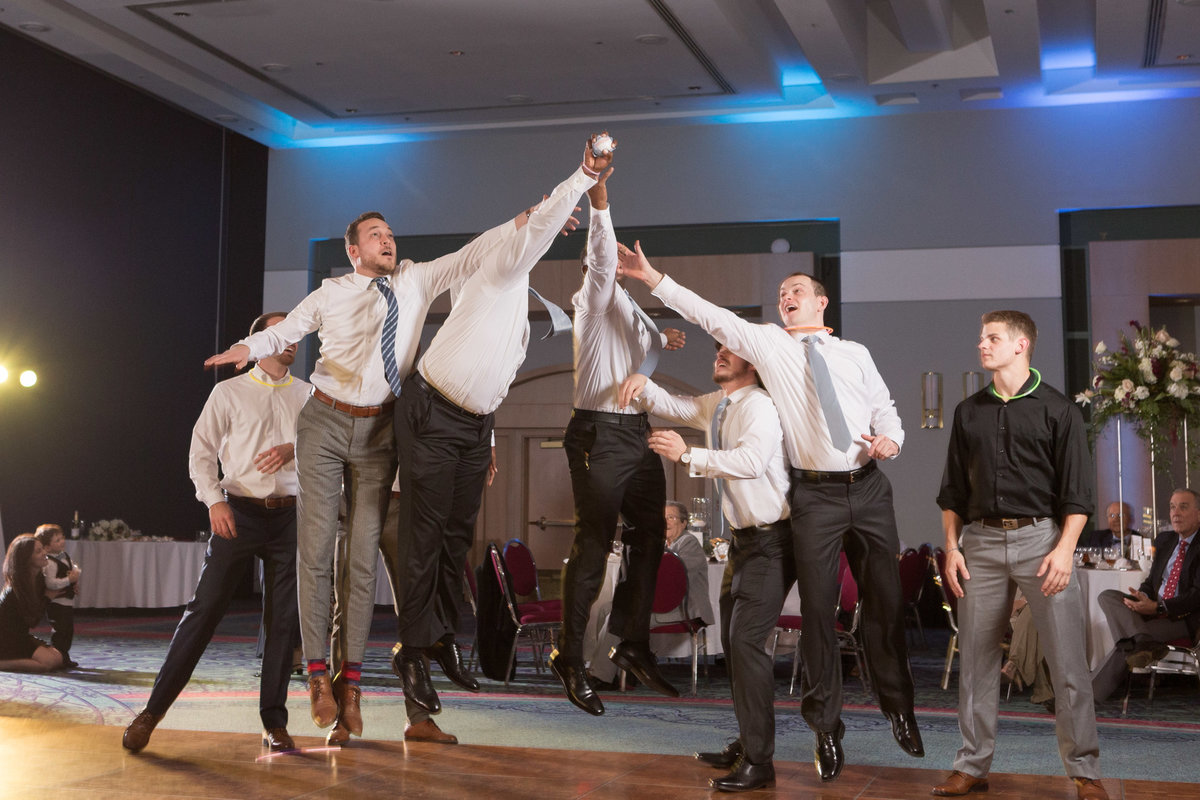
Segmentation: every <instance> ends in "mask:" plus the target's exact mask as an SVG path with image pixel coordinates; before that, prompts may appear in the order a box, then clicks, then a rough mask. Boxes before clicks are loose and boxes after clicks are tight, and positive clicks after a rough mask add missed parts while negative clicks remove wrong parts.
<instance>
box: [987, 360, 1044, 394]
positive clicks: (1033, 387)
mask: <svg viewBox="0 0 1200 800" xmlns="http://www.w3.org/2000/svg"><path fill="white" fill-rule="evenodd" d="M1041 386H1042V373H1040V372H1038V371H1037V370H1036V369H1034V368H1033V367H1030V368H1029V377H1028V378H1026V379H1025V383H1023V384H1021V391H1019V392H1017V393H1016V394H1015V395H1013V396H1012V397H1008V398H1005V397H1002V396H1001V395H1000V393H999V392H997V391H996V382H995V381H994V380H993V381H992V382H990V383H989V384H988V385H987V389H986V390H985V391H986V392H987V394H988V395H989V396H991V397H994V398H995V399H997V400H999V401H1000V402H1001V403H1008V402H1010V401H1012V400H1020V399H1021V398H1022V397H1027V396H1029V395H1032V394H1033V393H1034V392H1035V391H1037V390H1038V389H1040V388H1041Z"/></svg>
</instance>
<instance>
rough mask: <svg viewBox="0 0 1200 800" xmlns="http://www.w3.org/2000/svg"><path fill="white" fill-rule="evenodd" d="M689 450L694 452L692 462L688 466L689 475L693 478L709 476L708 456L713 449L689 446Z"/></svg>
mask: <svg viewBox="0 0 1200 800" xmlns="http://www.w3.org/2000/svg"><path fill="white" fill-rule="evenodd" d="M688 452H689V453H691V454H692V463H691V464H690V465H689V468H688V475H689V476H691V477H693V478H707V477H708V456H709V453H711V452H712V451H711V450H707V449H705V448H703V447H691V448H688Z"/></svg>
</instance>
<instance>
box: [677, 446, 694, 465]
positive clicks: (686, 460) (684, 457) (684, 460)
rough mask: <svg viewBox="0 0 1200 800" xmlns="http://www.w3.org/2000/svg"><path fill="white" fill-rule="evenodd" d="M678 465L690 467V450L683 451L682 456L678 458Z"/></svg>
mask: <svg viewBox="0 0 1200 800" xmlns="http://www.w3.org/2000/svg"><path fill="white" fill-rule="evenodd" d="M679 463H680V464H687V465H689V466H690V465H691V463H692V451H691V450H684V451H683V455H681V456H680V457H679Z"/></svg>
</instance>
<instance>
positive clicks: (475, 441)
mask: <svg viewBox="0 0 1200 800" xmlns="http://www.w3.org/2000/svg"><path fill="white" fill-rule="evenodd" d="M395 413H396V418H395V422H396V425H395V430H396V454H397V456H398V459H399V462H400V467H399V470H398V477H399V480H400V497H399V502H400V512H399V520H400V522H399V537H400V538H399V548H398V551H399V569H400V571H401V574H402V575H403V578H402V580H401V581H400V582H399V583H400V589H401V592H402V594H403V596H402V597H401V598H399V607H400V619H399V626H398V627H399V630H398V633H399V639H400V643H401V644H403V645H404V646H405V647H412V648H424V647H429V646H431V645H433V644H434V643H435V642H437V641H438V639H440V638H442V637H443V636H445V635H446V634H453V633H456V632H457V630H458V621H459V614H460V613H461V609H462V600H463V589H462V587H463V564H464V563H466V559H467V551H468V550H470V549H471V543H472V542H473V541H474V540H475V520H476V518H477V517H478V516H479V505H480V503H481V502H482V498H483V488H484V486H485V485H486V483H487V468H488V464H490V463H491V460H492V443H491V440H492V426H493V424H494V422H495V415H494V414H482V415H480V414H472V413H471V412H469V411H466V410H464V409H462V408H459V407H458V406H456V405H455V404H454V403H452V402H451V401H450V400H447V399H446V398H445V397H442V395H440V394H439V393H438V392H437V390H435V389H433V388H432V387H430V386H429V385H428V384H426V383H425V380H424V379H423V378H421V377H420V375H419V373H413V374H412V375H410V376H409V377H408V379H407V380H406V381H405V382H404V389H403V391H402V392H401V393H400V397H399V398H398V399H397V400H396V412H395ZM385 535H391V533H390V532H385Z"/></svg>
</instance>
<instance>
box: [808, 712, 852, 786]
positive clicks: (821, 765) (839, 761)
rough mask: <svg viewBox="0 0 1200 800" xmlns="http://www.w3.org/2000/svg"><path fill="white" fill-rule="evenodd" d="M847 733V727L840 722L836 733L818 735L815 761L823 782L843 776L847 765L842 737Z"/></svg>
mask: <svg viewBox="0 0 1200 800" xmlns="http://www.w3.org/2000/svg"><path fill="white" fill-rule="evenodd" d="M845 733H846V726H845V725H843V724H842V723H841V722H838V726H837V730H836V731H833V732H832V733H818V734H817V752H816V759H815V760H816V764H817V774H818V775H820V776H821V780H823V781H831V780H833V779H834V778H836V777H837V776H838V775H841V774H842V765H843V764H845V763H846V754H845V753H843V752H842V736H844V735H845Z"/></svg>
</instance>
